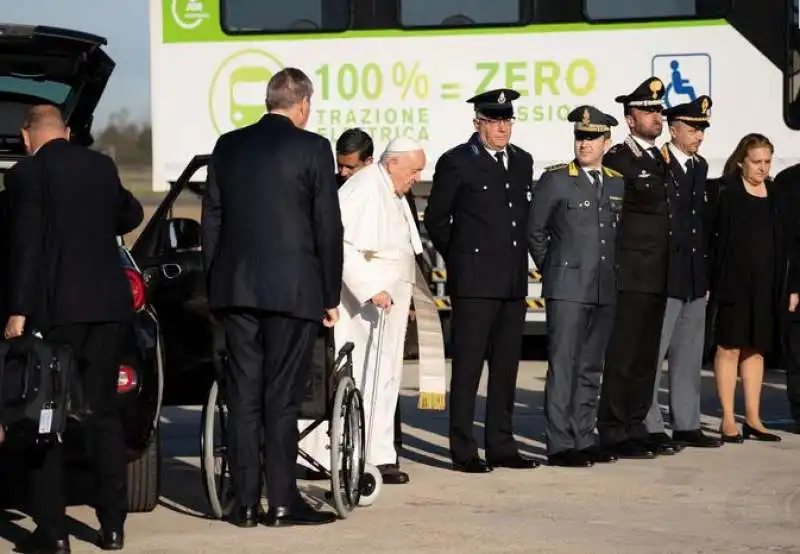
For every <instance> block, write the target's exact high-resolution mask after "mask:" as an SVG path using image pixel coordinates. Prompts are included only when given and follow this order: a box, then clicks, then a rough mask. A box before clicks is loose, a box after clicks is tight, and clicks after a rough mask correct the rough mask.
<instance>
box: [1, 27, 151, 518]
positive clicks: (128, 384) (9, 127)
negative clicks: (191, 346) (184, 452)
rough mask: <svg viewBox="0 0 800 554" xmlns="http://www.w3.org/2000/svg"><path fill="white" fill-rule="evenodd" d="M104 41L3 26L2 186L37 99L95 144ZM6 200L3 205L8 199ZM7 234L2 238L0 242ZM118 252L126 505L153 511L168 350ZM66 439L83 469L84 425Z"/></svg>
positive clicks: (76, 135)
mask: <svg viewBox="0 0 800 554" xmlns="http://www.w3.org/2000/svg"><path fill="white" fill-rule="evenodd" d="M105 45H106V40H105V39H104V38H102V37H99V36H95V35H91V34H87V33H82V32H78V31H71V30H65V29H57V28H53V27H44V26H35V27H32V26H24V25H12V24H4V23H0V183H2V174H3V172H4V171H7V170H8V168H9V167H11V166H13V164H14V163H15V162H16V161H17V160H18V159H20V158H21V157H22V156H24V155H25V148H24V144H23V142H22V138H21V135H20V128H21V125H22V121H23V119H24V117H25V114H26V111H27V109H28V107H29V106H30V105H31V104H38V103H42V102H48V103H54V104H57V105H59V106H60V107H61V109H62V111H63V113H64V115H65V117H66V120H67V124H68V125H69V127H70V129H71V131H72V133H71V140H72V141H74V142H77V143H79V144H83V145H86V146H89V145H91V144H92V135H91V127H92V117H93V114H94V110H95V108H96V107H97V104H98V102H99V101H100V97H101V96H102V94H103V91H104V90H105V87H106V83H107V82H108V79H109V77H110V76H111V73H112V71H113V69H114V66H115V64H114V61H113V60H112V59H111V58H110V57H109V56H108V54H106V52H105V51H104V50H103V46H105ZM0 194H2V195H5V194H6V193H5V192H0ZM0 205H5V200H4V199H3V200H2V201H0ZM6 233H7V231H6ZM6 239H7V237H0V241H1V240H6ZM119 254H120V270H121V271H124V272H125V275H126V276H127V278H128V282H129V283H130V285H131V292H132V298H133V306H132V308H133V310H134V312H135V317H134V322H133V325H132V326H131V329H130V334H129V336H128V340H127V343H126V344H125V349H124V357H123V360H122V362H121V364H120V368H119V379H118V385H117V391H118V393H119V400H120V406H121V410H122V417H123V424H124V432H125V440H126V445H127V455H128V508H129V510H130V511H131V512H141V511H150V510H153V509H154V508H155V506H156V505H157V503H158V499H159V492H160V490H159V489H160V471H161V439H160V435H159V417H160V409H161V402H162V396H163V381H164V380H163V367H164V355H163V351H162V348H161V344H162V340H161V331H160V324H159V320H158V317H157V315H156V311H155V309H154V308H153V306H152V303H151V302H150V299H149V298H148V293H147V288H146V285H145V281H144V277H143V275H142V272H141V271H140V270H139V267H138V266H137V265H136V263H135V261H134V258H133V257H132V256H131V254H130V252H129V251H128V249H127V248H126V247H125V246H124V245H123V243H122V241H121V239H120V246H119ZM1 270H2V268H0V271H1ZM64 439H65V443H66V444H67V447H68V448H67V452H68V460H69V462H70V465H71V466H72V467H74V468H76V469H80V468H81V466H84V464H85V460H86V456H85V448H84V444H85V441H84V440H83V437H82V429H81V428H80V426H79V425H76V424H72V426H71V427H70V428H69V429H68V431H67V433H65V436H64ZM7 450H8V449H7V448H6V445H4V446H3V447H2V448H0V457H1V458H0V460H2V461H1V462H0V469H2V471H3V473H4V474H6V475H5V476H6V477H10V478H12V479H14V482H18V475H19V474H18V473H17V472H16V470H15V469H14V467H13V464H12V463H11V462H12V461H13V456H9V455H7V454H6V452H7ZM5 487H7V484H6V483H0V489H2V490H8V489H6V488H5Z"/></svg>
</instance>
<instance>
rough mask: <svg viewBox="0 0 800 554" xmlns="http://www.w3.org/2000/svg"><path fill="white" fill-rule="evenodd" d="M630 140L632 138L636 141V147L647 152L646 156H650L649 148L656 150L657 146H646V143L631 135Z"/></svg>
mask: <svg viewBox="0 0 800 554" xmlns="http://www.w3.org/2000/svg"><path fill="white" fill-rule="evenodd" d="M631 138H632V139H633V140H635V141H636V144H638V145H639V147H640V148H641V149H642V150H644V151H645V152H647V153H648V154H650V149H651V148H657V146H656V145H655V144H648V143H647V142H645V141H644V140H643V139H640V138H639V137H637V136H636V135H631Z"/></svg>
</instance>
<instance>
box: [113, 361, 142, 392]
mask: <svg viewBox="0 0 800 554" xmlns="http://www.w3.org/2000/svg"><path fill="white" fill-rule="evenodd" d="M138 384H139V378H138V377H137V376H136V372H135V371H134V370H133V368H132V367H130V366H127V365H121V366H119V376H118V377H117V392H120V393H123V394H124V393H126V392H131V391H132V390H134V389H135V388H136V386H137V385H138Z"/></svg>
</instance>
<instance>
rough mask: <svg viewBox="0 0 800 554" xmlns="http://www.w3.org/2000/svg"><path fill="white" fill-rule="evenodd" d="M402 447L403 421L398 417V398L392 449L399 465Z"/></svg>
mask: <svg viewBox="0 0 800 554" xmlns="http://www.w3.org/2000/svg"><path fill="white" fill-rule="evenodd" d="M402 449H403V423H402V420H401V418H400V399H399V398H398V399H397V408H395V412H394V451H395V452H397V465H400V451H401V450H402Z"/></svg>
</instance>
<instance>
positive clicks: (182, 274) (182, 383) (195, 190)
mask: <svg viewBox="0 0 800 554" xmlns="http://www.w3.org/2000/svg"><path fill="white" fill-rule="evenodd" d="M207 163H208V156H196V157H195V158H193V159H192V161H191V162H190V163H189V165H188V166H187V167H186V169H185V170H184V171H183V173H182V174H181V176H180V177H179V178H178V180H177V181H175V182H174V183H172V188H171V190H170V191H169V192H168V193H167V195H166V196H165V198H164V200H163V201H162V202H161V204H160V205H159V206H158V208H157V209H156V211H155V213H154V214H153V216H152V217H151V219H150V221H148V223H147V225H146V226H145V228H144V230H143V231H142V233H141V234H140V235H139V237H138V238H137V240H136V242H135V243H134V245H133V247H132V248H131V254H132V255H133V257H134V259H135V260H136V263H137V264H138V265H139V267H140V268H141V270H142V274H143V276H144V280H145V283H146V287H147V296H148V301H149V302H150V304H152V305H153V306H154V307H155V310H156V313H157V314H158V318H159V322H160V326H161V331H162V337H163V343H164V353H165V358H166V368H165V372H164V373H165V390H164V396H165V403H169V404H174V403H181V404H194V403H197V402H200V401H202V400H203V399H204V397H205V394H206V393H207V391H208V387H209V386H210V384H211V380H212V379H213V375H214V373H213V361H214V353H215V346H214V345H215V344H216V340H217V335H216V334H215V333H217V332H218V331H219V328H218V326H217V325H216V324H215V323H214V322H213V321H212V319H211V316H210V311H209V309H208V294H207V290H206V282H205V274H204V271H203V258H202V244H201V234H200V214H201V198H202V194H203V188H204V186H205V181H204V180H199V179H196V180H193V179H194V177H195V175H196V174H197V173H198V171H199V170H200V169H202V168H204V167H205V166H206V164H207Z"/></svg>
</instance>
